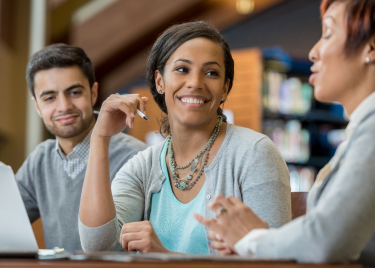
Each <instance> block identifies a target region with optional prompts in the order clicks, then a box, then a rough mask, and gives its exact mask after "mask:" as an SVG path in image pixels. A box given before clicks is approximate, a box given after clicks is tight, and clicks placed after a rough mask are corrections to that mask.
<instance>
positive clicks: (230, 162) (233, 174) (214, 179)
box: [79, 124, 291, 254]
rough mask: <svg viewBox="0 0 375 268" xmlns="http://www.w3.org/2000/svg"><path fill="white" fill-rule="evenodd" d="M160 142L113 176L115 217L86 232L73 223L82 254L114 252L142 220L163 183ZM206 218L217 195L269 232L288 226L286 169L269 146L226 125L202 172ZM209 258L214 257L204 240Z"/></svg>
mask: <svg viewBox="0 0 375 268" xmlns="http://www.w3.org/2000/svg"><path fill="white" fill-rule="evenodd" d="M163 144H164V143H163V142H162V143H160V144H157V145H155V146H152V147H149V148H148V149H146V150H145V151H143V152H140V153H138V154H137V155H136V156H135V157H133V158H132V159H131V160H130V161H129V162H128V163H126V164H125V165H124V166H123V167H122V168H121V170H120V171H119V172H118V173H117V175H116V177H115V179H114V181H113V183H112V194H113V199H114V203H115V207H116V217H115V218H114V219H113V220H111V221H110V222H108V223H106V224H104V225H102V226H99V227H96V228H89V227H87V226H85V225H84V224H82V222H81V221H79V231H80V237H81V242H82V248H83V249H84V251H86V252H87V251H89V252H91V251H100V250H119V249H121V245H120V244H119V243H118V238H119V235H120V231H121V227H122V225H123V224H125V223H129V222H136V221H142V220H148V219H149V216H150V211H151V197H152V193H156V192H159V191H160V190H161V187H162V184H163V182H164V180H165V177H164V175H163V173H162V170H161V166H160V153H161V149H162V147H163ZM205 174H206V189H205V213H204V216H205V217H206V218H212V217H215V215H214V213H213V212H212V211H211V210H209V209H208V208H207V204H208V203H209V202H211V201H213V200H215V198H216V197H217V196H218V195H219V194H222V195H224V196H230V195H233V196H235V197H236V198H238V199H240V200H242V201H243V202H244V203H245V204H246V205H248V206H249V207H251V208H252V209H253V210H254V211H255V213H257V214H258V215H259V216H260V217H262V218H263V219H265V220H266V221H267V222H268V223H269V225H270V226H271V227H278V226H281V225H283V224H285V223H287V222H289V221H290V220H291V204H290V183H289V172H288V169H287V166H286V164H285V162H284V160H283V159H282V157H281V155H280V153H279V151H278V150H277V148H276V146H275V145H274V144H273V143H272V141H271V140H270V139H269V138H267V137H266V136H265V135H263V134H260V133H258V132H255V131H253V130H250V129H247V128H242V127H238V126H234V125H229V124H228V127H227V130H226V135H225V139H224V141H223V143H222V145H221V147H220V149H219V151H218V153H217V155H216V156H215V158H214V160H213V161H212V163H211V165H210V166H208V167H206V168H205ZM205 231H206V239H207V246H208V248H209V252H210V254H216V251H215V250H214V249H212V247H211V241H210V240H209V239H208V237H207V231H208V229H207V228H205Z"/></svg>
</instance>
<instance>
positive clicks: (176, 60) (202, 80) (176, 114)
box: [155, 37, 229, 127]
mask: <svg viewBox="0 0 375 268" xmlns="http://www.w3.org/2000/svg"><path fill="white" fill-rule="evenodd" d="M155 77H156V79H155V80H156V85H157V89H158V91H159V90H162V91H163V94H165V102H166V105H167V109H168V118H169V122H170V124H171V126H173V124H175V123H180V124H184V125H191V126H192V127H194V126H199V125H201V124H207V123H210V122H211V121H214V120H215V122H216V116H217V109H218V107H219V105H220V102H221V99H222V98H224V99H225V98H226V93H227V91H228V85H229V82H227V81H224V80H225V65H224V52H223V49H222V47H221V46H220V44H218V43H215V42H213V41H211V40H209V39H206V38H201V37H200V38H194V39H191V40H189V41H187V42H185V43H183V44H182V45H181V46H180V47H179V48H178V49H177V50H176V51H175V52H174V53H173V54H172V55H171V57H170V58H169V59H168V61H167V63H166V64H165V67H164V74H163V76H161V74H160V73H159V72H158V71H156V75H155Z"/></svg>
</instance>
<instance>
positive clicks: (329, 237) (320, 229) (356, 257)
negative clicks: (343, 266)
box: [256, 96, 375, 267]
mask: <svg viewBox="0 0 375 268" xmlns="http://www.w3.org/2000/svg"><path fill="white" fill-rule="evenodd" d="M372 98H373V100H375V96H372ZM369 101H372V99H369ZM366 108H369V109H368V110H366V109H363V107H361V115H360V118H358V123H356V127H355V129H354V131H353V134H352V135H351V137H350V139H349V141H348V142H347V144H345V147H343V150H341V153H340V154H339V155H338V157H336V155H335V158H334V159H333V160H335V161H332V167H331V170H330V172H329V173H328V174H327V176H326V177H325V180H324V181H323V182H322V183H321V185H320V184H317V183H316V184H315V185H314V186H313V188H312V189H311V191H310V193H309V196H308V202H307V213H306V215H305V216H303V217H300V218H297V219H296V220H294V221H292V222H290V223H288V224H286V225H285V226H283V227H281V228H279V229H276V230H272V231H271V232H269V233H268V234H267V235H265V236H264V237H262V238H261V240H260V241H259V243H258V246H257V249H256V255H257V256H259V257H272V258H291V259H296V260H297V261H299V262H318V263H327V262H341V263H342V262H350V261H358V262H360V263H361V264H363V265H366V266H371V267H375V164H374V155H375V141H374V134H375V101H372V102H371V103H367V107H366ZM353 114H354V113H353ZM352 117H353V115H352ZM351 123H352V118H351V122H350V124H351ZM348 128H349V126H348ZM340 146H341V145H340ZM343 146H344V144H343ZM338 151H339V149H338Z"/></svg>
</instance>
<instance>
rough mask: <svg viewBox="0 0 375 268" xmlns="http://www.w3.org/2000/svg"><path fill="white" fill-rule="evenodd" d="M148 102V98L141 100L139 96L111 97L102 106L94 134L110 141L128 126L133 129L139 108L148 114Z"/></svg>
mask: <svg viewBox="0 0 375 268" xmlns="http://www.w3.org/2000/svg"><path fill="white" fill-rule="evenodd" d="M147 102H148V98H147V97H142V98H141V97H140V96H139V95H138V94H128V95H111V96H109V97H108V98H107V99H106V100H105V101H104V102H103V104H102V107H101V109H100V113H99V117H98V122H96V124H95V128H94V132H93V134H94V135H96V136H99V137H101V138H105V139H110V138H111V137H112V136H114V135H116V134H117V133H119V132H121V131H122V130H123V129H124V128H125V127H126V125H128V126H129V127H131V128H132V127H133V122H134V117H135V114H136V113H137V108H138V109H139V110H140V111H141V112H142V113H144V114H146V107H145V104H146V103H147Z"/></svg>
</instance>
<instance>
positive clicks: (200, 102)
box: [177, 95, 211, 108]
mask: <svg viewBox="0 0 375 268" xmlns="http://www.w3.org/2000/svg"><path fill="white" fill-rule="evenodd" d="M177 99H178V100H179V101H180V102H181V103H182V105H184V106H186V107H191V108H200V107H203V106H205V105H206V104H207V103H208V102H210V101H211V99H208V98H206V97H203V96H198V95H183V96H180V97H177Z"/></svg>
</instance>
